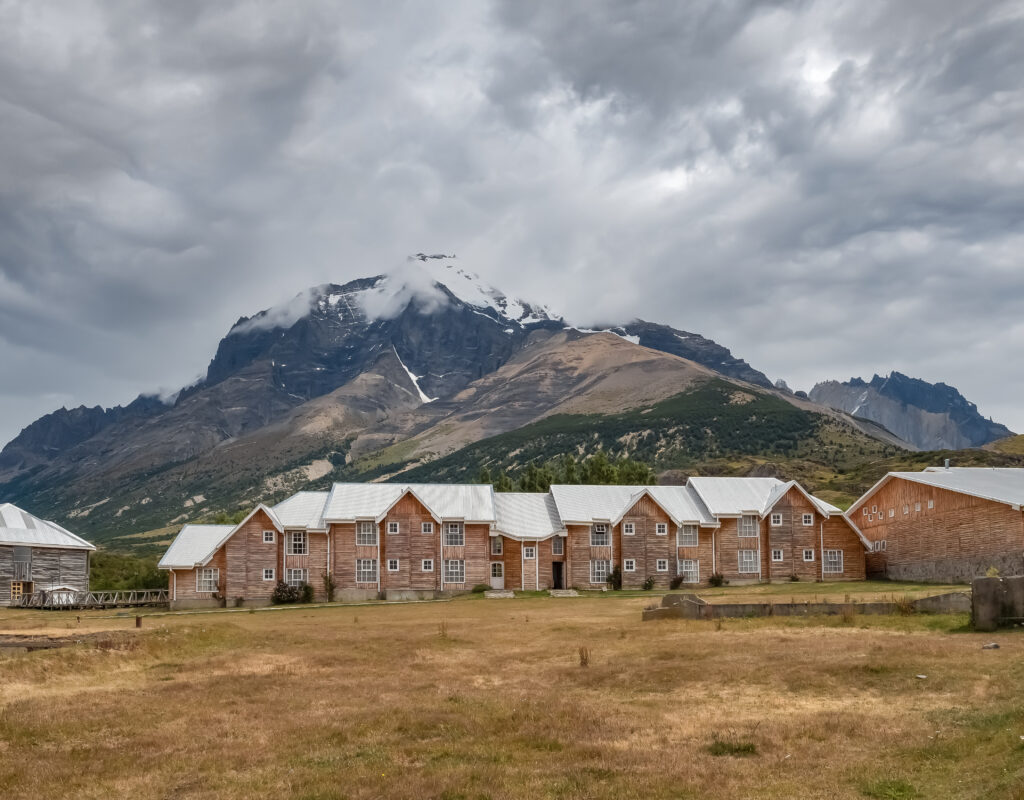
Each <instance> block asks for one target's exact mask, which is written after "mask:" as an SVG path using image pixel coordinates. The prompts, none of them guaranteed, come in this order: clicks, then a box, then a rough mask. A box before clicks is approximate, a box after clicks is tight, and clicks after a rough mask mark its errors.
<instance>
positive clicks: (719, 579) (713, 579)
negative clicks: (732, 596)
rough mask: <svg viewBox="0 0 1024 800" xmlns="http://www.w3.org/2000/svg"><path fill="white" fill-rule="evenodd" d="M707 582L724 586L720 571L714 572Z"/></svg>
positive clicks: (723, 578) (723, 577)
mask: <svg viewBox="0 0 1024 800" xmlns="http://www.w3.org/2000/svg"><path fill="white" fill-rule="evenodd" d="M708 583H709V584H711V585H712V586H724V585H725V576H724V575H723V574H722V573H721V572H716V573H714V574H713V575H712V576H711V577H710V578H708Z"/></svg>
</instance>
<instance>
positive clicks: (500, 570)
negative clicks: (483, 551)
mask: <svg viewBox="0 0 1024 800" xmlns="http://www.w3.org/2000/svg"><path fill="white" fill-rule="evenodd" d="M491 577H492V578H504V577H505V565H504V564H502V563H501V562H500V561H492V562H491Z"/></svg>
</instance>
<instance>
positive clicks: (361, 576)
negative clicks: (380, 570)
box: [356, 558, 377, 583]
mask: <svg viewBox="0 0 1024 800" xmlns="http://www.w3.org/2000/svg"><path fill="white" fill-rule="evenodd" d="M376 582H377V559H375V558H357V559H356V583H376Z"/></svg>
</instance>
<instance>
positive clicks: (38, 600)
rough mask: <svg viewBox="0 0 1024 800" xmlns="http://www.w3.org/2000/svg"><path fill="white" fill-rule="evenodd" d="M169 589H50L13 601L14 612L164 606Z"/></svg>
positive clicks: (22, 596)
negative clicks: (38, 609) (91, 590)
mask: <svg viewBox="0 0 1024 800" xmlns="http://www.w3.org/2000/svg"><path fill="white" fill-rule="evenodd" d="M168 602H169V599H168V595H167V590H166V589H125V590H123V591H116V592H90V591H74V590H71V589H51V590H41V591H38V592H32V593H30V594H23V595H21V597H17V598H15V599H13V600H12V601H11V605H12V606H13V607H15V608H43V609H61V608H64V609H72V608H118V607H121V608H124V607H128V606H165V605H167V604H168Z"/></svg>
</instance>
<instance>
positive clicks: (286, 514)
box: [274, 492, 329, 529]
mask: <svg viewBox="0 0 1024 800" xmlns="http://www.w3.org/2000/svg"><path fill="white" fill-rule="evenodd" d="M328 497H329V492H298V493H296V494H293V495H292V496H291V497H289V498H288V499H286V500H282V501H281V502H280V503H278V504H277V505H276V506H274V513H275V514H276V515H277V518H278V519H279V520H280V521H281V524H282V525H283V526H284V527H285V528H313V529H317V528H322V527H323V516H324V506H325V505H326V504H327V498H328Z"/></svg>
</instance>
